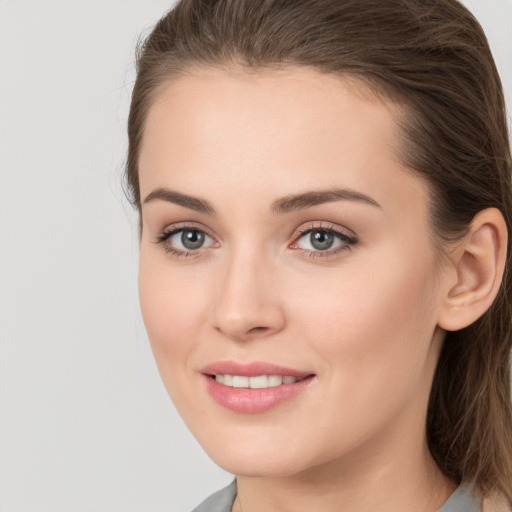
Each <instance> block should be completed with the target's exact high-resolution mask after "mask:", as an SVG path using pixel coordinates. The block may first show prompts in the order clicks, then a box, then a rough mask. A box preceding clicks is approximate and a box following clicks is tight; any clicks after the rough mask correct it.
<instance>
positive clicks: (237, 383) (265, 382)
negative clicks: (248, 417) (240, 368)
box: [215, 374, 298, 389]
mask: <svg viewBox="0 0 512 512" xmlns="http://www.w3.org/2000/svg"><path fill="white" fill-rule="evenodd" d="M215 380H216V381H217V382H219V383H220V384H224V386H230V387H234V388H251V389H265V388H273V387H276V386H280V385H281V384H293V383H294V382H297V380H298V379H297V377H292V376H288V375H287V376H284V377H283V376H282V375H258V376H256V377H245V376H243V375H222V374H217V375H215Z"/></svg>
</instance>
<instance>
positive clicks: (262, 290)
mask: <svg viewBox="0 0 512 512" xmlns="http://www.w3.org/2000/svg"><path fill="white" fill-rule="evenodd" d="M275 267H276V265H275V263H274V262H272V261H267V262H265V261H263V259H262V258H261V257H258V256H257V255H255V254H247V252H246V253H245V254H242V253H239V254H237V255H233V257H231V258H230V259H229V261H227V262H225V269H224V271H223V272H222V273H221V274H220V276H219V277H220V279H219V280H218V281H217V283H218V289H217V301H216V304H215V307H214V311H213V325H214V327H215V329H216V330H217V331H218V332H220V333H222V334H223V335H224V336H226V337H228V338H230V339H232V340H234V341H248V340H251V339H255V338H264V337H268V336H271V335H273V334H275V333H277V332H279V331H281V330H282V329H283V327H284V326H285V315H284V310H283V307H282V306H283V304H282V302H281V299H280V293H279V284H278V279H276V278H277V277H278V271H277V269H276V268H275Z"/></svg>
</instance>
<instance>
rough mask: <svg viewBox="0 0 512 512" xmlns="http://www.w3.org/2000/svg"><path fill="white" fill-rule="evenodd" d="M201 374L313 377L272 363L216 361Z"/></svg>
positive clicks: (309, 373) (307, 373) (310, 373)
mask: <svg viewBox="0 0 512 512" xmlns="http://www.w3.org/2000/svg"><path fill="white" fill-rule="evenodd" d="M201 373H204V374H206V375H241V376H245V377H257V376H258V375H282V376H283V377H285V376H289V377H296V378H298V379H300V378H304V377H307V376H309V375H313V373H312V372H304V371H301V370H295V369H293V368H286V367H285V366H280V365H276V364H272V363H265V362H261V361H254V362H251V363H236V362H234V361H217V362H215V363H212V364H209V365H207V366H205V367H204V368H203V369H202V370H201Z"/></svg>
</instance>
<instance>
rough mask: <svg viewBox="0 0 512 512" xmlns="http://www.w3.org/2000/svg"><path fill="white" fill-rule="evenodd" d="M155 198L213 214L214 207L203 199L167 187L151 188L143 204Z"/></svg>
mask: <svg viewBox="0 0 512 512" xmlns="http://www.w3.org/2000/svg"><path fill="white" fill-rule="evenodd" d="M157 199H160V200H161V201H167V202H168V203H174V204H177V205H179V206H183V207H185V208H189V209H190V210H194V211H196V212H199V213H205V214H207V215H214V214H215V208H214V207H213V206H212V205H211V204H210V203H209V202H208V201H206V200H205V199H199V198H198V197H192V196H188V195H186V194H181V193H180V192H175V191H173V190H169V189H167V188H157V189H155V190H153V192H151V193H150V194H148V195H147V196H146V199H144V201H143V204H147V203H151V202H152V201H156V200H157Z"/></svg>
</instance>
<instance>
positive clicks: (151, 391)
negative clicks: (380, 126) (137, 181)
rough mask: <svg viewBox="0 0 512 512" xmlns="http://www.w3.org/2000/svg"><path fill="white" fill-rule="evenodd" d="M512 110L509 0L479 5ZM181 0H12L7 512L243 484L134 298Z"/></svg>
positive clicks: (3, 342)
mask: <svg viewBox="0 0 512 512" xmlns="http://www.w3.org/2000/svg"><path fill="white" fill-rule="evenodd" d="M465 3H466V4H467V5H468V6H470V7H471V8H472V10H473V12H474V13H475V14H476V15H477V17H478V18H479V19H480V21H481V23H482V24H483V26H484V28H485V29H486V32H487V34H488V37H489V39H490V42H491V46H492V47H493V51H494V54H495V58H496V61H497V64H498V67H499V69H500V71H501V74H502V78H503V81H504V85H505V89H506V93H507V100H508V104H509V106H510V105H512V36H511V33H510V30H511V27H512V1H511V0H471V1H470V0H467V1H466V2H465ZM171 5H172V1H170V0H102V1H100V0H89V1H88V2H77V1H72V0H45V1H44V2H42V1H40V0H25V1H22V0H10V1H9V0H0V511H1V512H78V511H83V512H117V511H119V512H142V511H144V512H153V511H154V512H164V511H165V512H186V511H189V510H190V509H192V508H193V506H194V505H196V504H197V503H198V502H199V501H201V500H202V498H204V497H205V496H206V495H208V494H209V493H211V492H213V491H214V490H216V489H218V488H220V487H221V486H223V485H225V484H227V483H228V482H229V481H230V479H231V476H230V475H228V474H227V473H225V472H224V471H222V470H220V469H219V468H217V467H216V466H215V465H214V464H213V462H211V461H210V459H209V458H208V457H207V456H206V455H205V454H204V453H203V452H202V450H201V448H200V447H199V446H198V445H197V443H196V442H195V440H194V439H193V438H192V437H191V435H190V434H189V433H188V431H187V430H186V428H185V427H184V425H183V423H182V421H181V419H180V418H179V416H178V415H177V413H176V412H175V410H174V408H173V406H172V404H171V402H170V400H169V399H168V397H167V395H166V393H165V391H164V388H163V385H162V384H161V382H160V378H159V376H158V373H157V370H156V367H155V365H154V362H153V359H152V354H151V350H150V348H149V344H148V341H147V338H146V334H145V331H144V326H143V323H142V320H141V317H140V313H139V307H138V299H137V284H136V274H137V232H136V218H135V215H134V213H133V212H132V211H131V208H130V207H129V206H128V205H127V203H126V201H125V200H124V197H123V193H122V190H121V186H120V182H121V170H122V166H123V163H124V155H125V150H126V138H125V123H126V117H127V111H128V102H129V95H130V90H131V84H132V81H133V50H134V47H135V43H136V40H137V37H138V35H139V34H140V33H141V32H142V31H144V30H148V29H149V28H150V26H151V24H152V23H153V22H154V21H156V20H157V18H158V17H159V16H160V15H161V14H163V13H164V12H165V11H166V10H167V9H168V8H169V7H170V6H171Z"/></svg>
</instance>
